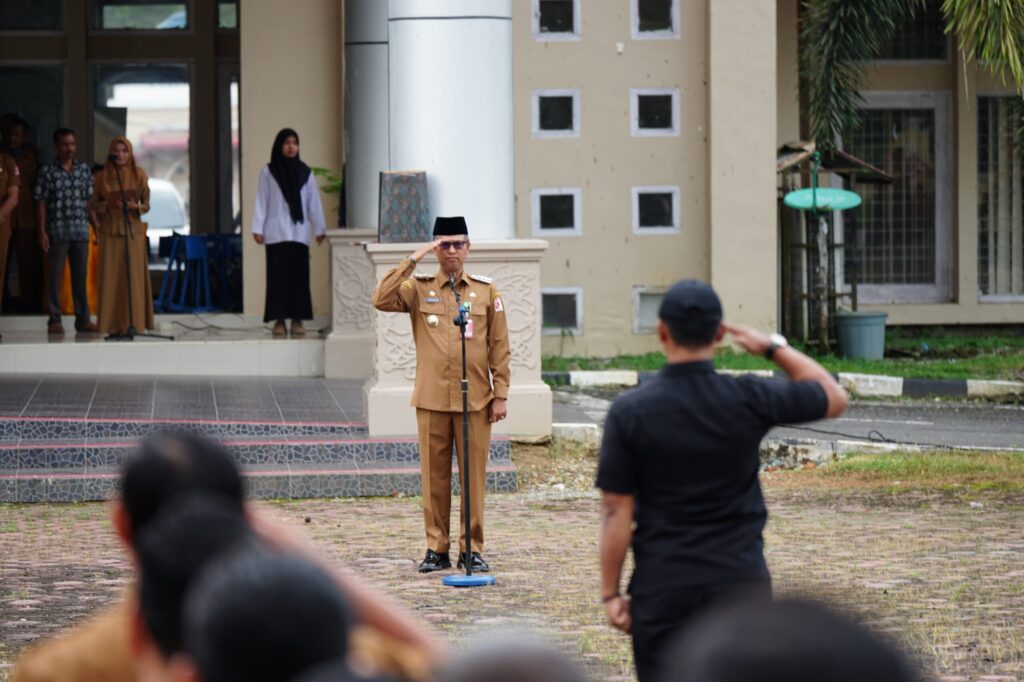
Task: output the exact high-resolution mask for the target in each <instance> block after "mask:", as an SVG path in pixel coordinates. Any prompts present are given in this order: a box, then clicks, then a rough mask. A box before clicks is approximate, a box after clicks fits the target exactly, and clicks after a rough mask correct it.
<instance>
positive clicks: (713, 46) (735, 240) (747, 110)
mask: <svg viewBox="0 0 1024 682" xmlns="http://www.w3.org/2000/svg"><path fill="white" fill-rule="evenodd" d="M775 3H776V0H743V1H742V2H740V1H739V0H708V98H709V104H708V126H709V130H708V157H709V171H708V177H709V188H708V213H709V215H708V218H709V221H708V224H709V225H710V232H711V244H710V251H711V253H710V262H711V284H712V286H714V287H715V289H716V290H717V291H718V293H719V295H720V296H721V298H722V305H723V306H724V308H725V316H726V319H728V320H730V321H733V322H740V323H743V324H748V325H751V326H754V327H757V328H759V329H774V328H775V327H776V325H777V323H778V307H777V306H778V303H777V302H778V227H777V224H776V223H777V218H776V216H777V213H778V210H777V198H776V195H777V192H776V184H777V183H776V177H775V140H776V136H777V135H778V130H777V128H776V115H777V113H776V109H777V106H778V104H777V101H776V89H777V85H776V75H777V74H776V52H775V45H776V43H775V31H774V30H771V29H772V28H773V27H774V26H775V25H776V16H775Z"/></svg>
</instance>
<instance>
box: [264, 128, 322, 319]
mask: <svg viewBox="0 0 1024 682" xmlns="http://www.w3.org/2000/svg"><path fill="white" fill-rule="evenodd" d="M324 233H325V225H324V211H323V207H322V206H321V204H320V192H319V190H318V189H317V186H316V183H315V182H314V181H313V173H312V172H311V171H310V168H309V166H307V165H306V164H304V163H303V162H302V159H300V158H299V134H298V133H296V132H295V131H294V130H292V129H291V128H284V129H283V130H281V132H279V133H278V134H277V137H276V138H275V139H274V148H273V149H272V150H271V152H270V163H268V164H267V165H266V166H264V167H263V169H262V170H261V171H260V182H259V189H258V190H257V193H256V208H255V210H254V211H253V219H252V236H253V239H255V240H256V243H257V244H265V245H266V247H267V299H266V306H265V309H264V313H263V321H264V322H270V321H271V320H273V321H274V327H273V334H274V336H278V337H281V336H284V335H285V333H286V330H285V320H286V319H290V320H291V321H292V328H291V332H292V336H293V337H295V336H302V335H304V334H305V333H306V330H305V329H304V328H303V326H302V320H309V319H312V318H313V299H312V297H311V295H310V293H309V241H310V238H311V236H312V235H315V236H316V243H317V244H318V245H319V244H322V243H323V240H324Z"/></svg>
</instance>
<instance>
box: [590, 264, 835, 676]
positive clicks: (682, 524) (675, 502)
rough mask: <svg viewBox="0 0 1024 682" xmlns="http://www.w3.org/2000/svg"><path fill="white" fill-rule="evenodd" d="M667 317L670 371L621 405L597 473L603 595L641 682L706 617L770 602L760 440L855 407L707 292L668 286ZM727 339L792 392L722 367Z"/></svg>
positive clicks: (663, 327)
mask: <svg viewBox="0 0 1024 682" xmlns="http://www.w3.org/2000/svg"><path fill="white" fill-rule="evenodd" d="M658 317H659V318H660V321H659V323H658V336H659V338H660V339H661V343H662V345H663V346H664V348H665V354H666V356H667V360H668V363H667V364H666V366H665V367H664V368H663V369H662V370H661V372H660V374H659V375H658V376H657V377H656V378H654V379H652V380H651V381H648V382H645V383H644V384H643V385H642V386H640V387H639V388H637V389H636V390H634V391H630V392H629V393H626V394H624V395H622V396H621V397H619V398H618V399H617V400H616V401H615V402H614V404H612V407H611V410H610V411H609V413H608V418H607V420H606V422H605V431H604V440H603V442H602V444H601V457H600V463H599V465H598V473H597V487H598V488H600V489H601V490H602V491H603V502H602V521H601V546H600V556H601V589H602V594H601V598H602V601H603V602H604V605H605V610H606V612H607V616H608V622H609V623H610V624H611V625H612V626H613V627H616V628H618V629H620V630H622V631H623V632H626V633H632V636H633V658H634V660H635V662H636V669H637V676H638V677H639V679H640V680H641V682H650V681H651V680H657V679H659V678H660V677H661V675H662V674H663V673H664V670H663V666H664V663H663V661H664V657H663V655H664V648H665V644H666V643H667V641H668V640H670V638H671V636H672V635H673V634H674V633H675V632H676V631H677V630H678V629H680V628H681V627H682V626H684V625H685V624H686V623H687V622H688V621H690V620H691V619H692V618H693V616H694V615H696V614H697V613H698V612H700V611H702V610H703V609H705V608H706V607H708V606H709V605H712V604H715V603H717V602H721V601H723V600H727V599H732V598H736V597H740V596H758V595H760V596H764V597H769V596H770V594H771V578H770V576H769V574H768V566H767V565H766V563H765V560H764V540H763V538H762V536H761V532H762V530H763V529H764V525H765V521H766V520H767V517H768V512H767V510H766V509H765V504H764V498H763V497H762V495H761V486H760V483H759V481H758V469H759V446H760V443H761V439H762V438H763V437H764V435H765V434H766V433H767V432H768V431H769V430H770V429H771V428H772V427H773V426H776V425H778V424H789V423H796V422H806V421H813V420H816V419H821V418H823V417H836V416H839V415H840V414H842V412H843V411H844V410H845V409H846V405H847V402H848V398H847V395H846V391H845V390H843V388H842V387H841V386H840V385H839V384H838V383H836V381H835V379H833V378H832V376H831V375H830V374H829V373H828V372H827V371H826V370H825V369H824V368H823V367H822V366H821V365H819V364H818V363H817V362H815V361H814V360H812V359H811V358H809V357H807V356H806V355H804V354H803V353H801V352H799V351H797V350H795V349H793V348H791V347H789V346H788V344H787V343H786V340H785V338H783V337H782V336H779V335H778V334H772V335H771V336H769V335H767V334H763V333H761V332H758V331H754V330H752V329H745V328H741V327H734V326H730V325H727V324H724V323H723V322H722V305H721V302H720V301H719V300H718V296H717V294H715V292H714V290H713V289H712V288H711V287H710V286H708V285H707V284H704V283H703V282H698V281H695V280H687V281H683V282H679V283H678V284H676V285H675V286H673V287H672V288H671V289H669V291H668V292H667V293H666V294H665V297H664V299H663V300H662V303H661V308H660V309H659V310H658ZM726 334H730V335H731V336H732V340H733V341H734V343H736V344H737V345H738V346H740V347H741V348H743V349H745V350H746V351H748V352H750V353H753V354H757V355H764V356H765V357H767V358H769V359H771V360H773V361H774V362H775V363H776V364H778V366H779V367H780V368H781V369H782V370H783V371H785V372H786V374H787V375H788V376H789V378H790V381H778V380H774V379H761V378H756V377H752V376H743V377H737V378H734V377H730V376H725V375H721V374H717V373H716V372H715V370H714V366H713V365H712V356H713V353H714V348H715V345H716V344H718V343H719V342H721V341H722V339H723V338H724V337H725V335H726ZM634 520H635V522H636V529H635V530H633V522H634ZM630 543H632V546H633V558H634V562H635V564H636V568H635V570H634V572H633V576H632V578H631V579H630V584H629V595H630V596H629V598H627V597H625V596H623V595H622V594H620V592H619V585H620V580H621V576H622V564H623V561H624V560H625V557H626V549H627V548H628V547H629V545H630Z"/></svg>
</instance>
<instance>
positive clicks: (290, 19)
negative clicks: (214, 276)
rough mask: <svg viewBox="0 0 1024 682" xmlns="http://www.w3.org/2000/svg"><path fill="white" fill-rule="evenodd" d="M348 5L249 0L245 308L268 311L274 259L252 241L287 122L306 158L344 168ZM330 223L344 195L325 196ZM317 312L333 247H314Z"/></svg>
mask: <svg viewBox="0 0 1024 682" xmlns="http://www.w3.org/2000/svg"><path fill="white" fill-rule="evenodd" d="M341 7H342V3H341V2H340V0H302V11H301V12H297V11H295V7H294V5H293V3H289V2H280V1H279V0H246V2H245V9H244V13H243V15H242V21H241V22H240V31H241V86H240V89H241V127H242V132H241V144H242V154H241V155H242V234H243V262H244V270H243V281H244V310H245V313H246V314H247V315H259V316H262V315H263V303H264V296H265V292H266V261H265V259H264V251H263V247H261V246H259V245H257V244H256V243H255V242H254V241H253V239H252V225H251V221H252V209H253V203H254V202H255V200H256V186H257V183H258V181H259V173H260V168H261V167H262V166H263V165H264V164H266V163H267V162H268V161H270V147H271V145H272V144H273V142H274V136H275V135H276V134H277V131H278V130H280V129H281V128H285V127H288V128H294V129H295V130H296V131H297V132H298V133H299V136H300V138H301V140H300V141H301V151H300V153H301V155H302V160H303V161H305V162H306V163H307V164H309V165H310V166H322V167H326V168H340V167H341V160H342V158H343V157H342V134H341V131H342V99H341V98H342V74H343V73H344V70H343V68H342V46H343V45H344V41H343V39H342V11H341ZM321 198H322V199H323V203H324V217H325V219H326V222H327V227H328V229H330V228H331V227H333V226H335V225H337V220H338V214H337V212H336V211H335V210H334V209H335V207H336V206H337V204H338V200H337V197H336V196H326V195H324V196H322V197H321ZM310 256H311V259H312V262H311V264H310V288H311V289H312V294H313V314H314V315H318V316H319V315H325V316H329V315H330V313H331V299H330V296H331V294H330V247H329V246H328V244H327V243H326V242H324V244H322V245H321V246H319V247H318V246H316V244H315V242H314V243H313V244H311V245H310Z"/></svg>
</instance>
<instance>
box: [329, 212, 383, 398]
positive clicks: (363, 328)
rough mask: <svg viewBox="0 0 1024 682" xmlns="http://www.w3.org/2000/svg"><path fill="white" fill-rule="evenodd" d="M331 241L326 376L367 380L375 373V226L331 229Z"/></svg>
mask: <svg viewBox="0 0 1024 682" xmlns="http://www.w3.org/2000/svg"><path fill="white" fill-rule="evenodd" d="M327 239H328V241H329V242H330V244H331V333H330V334H328V335H327V338H326V339H325V340H324V376H326V377H331V378H339V379H368V378H369V377H371V376H372V375H373V371H372V370H373V313H374V310H373V305H372V304H371V302H370V299H371V297H372V296H373V288H374V286H375V284H376V281H375V280H374V279H373V276H374V275H373V264H372V263H371V262H370V259H369V258H368V257H367V255H366V248H365V246H366V244H367V243H369V242H374V241H376V240H377V230H375V229H346V230H328V231H327Z"/></svg>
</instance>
